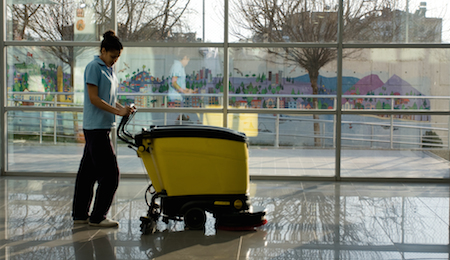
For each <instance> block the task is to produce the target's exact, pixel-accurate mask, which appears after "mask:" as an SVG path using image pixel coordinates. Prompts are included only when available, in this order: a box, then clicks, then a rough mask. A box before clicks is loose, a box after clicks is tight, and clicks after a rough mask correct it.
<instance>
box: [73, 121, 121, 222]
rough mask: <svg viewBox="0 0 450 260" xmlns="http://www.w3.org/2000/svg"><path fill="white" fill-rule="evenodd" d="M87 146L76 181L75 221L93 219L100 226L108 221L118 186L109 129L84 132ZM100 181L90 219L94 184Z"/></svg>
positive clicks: (117, 170) (117, 168)
mask: <svg viewBox="0 0 450 260" xmlns="http://www.w3.org/2000/svg"><path fill="white" fill-rule="evenodd" d="M83 132H84V138H85V140H86V145H85V147H84V153H83V158H82V159H81V163H80V168H79V169H78V174H77V178H76V182H75V192H74V197H73V209H72V210H73V211H72V216H73V218H74V219H86V218H88V217H89V218H90V221H91V222H94V223H99V222H101V221H102V220H103V219H105V218H106V215H107V214H108V211H109V208H110V207H111V204H112V201H113V198H114V194H115V193H116V190H117V187H118V185H119V178H120V175H119V167H118V166H117V158H116V154H115V152H114V149H113V147H112V144H111V140H110V138H109V133H110V130H109V129H98V130H83ZM95 182H98V186H97V190H96V193H95V200H94V208H93V210H92V212H91V214H90V216H89V209H90V207H91V202H92V197H93V195H94V184H95Z"/></svg>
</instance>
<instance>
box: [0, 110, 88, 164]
mask: <svg viewBox="0 0 450 260" xmlns="http://www.w3.org/2000/svg"><path fill="white" fill-rule="evenodd" d="M82 120H83V113H77V112H39V111H36V112H28V111H9V112H8V147H7V150H8V170H9V171H18V172H72V173H73V172H77V170H78V166H79V164H80V160H81V155H82V154H83V147H84V135H83V132H82Z"/></svg>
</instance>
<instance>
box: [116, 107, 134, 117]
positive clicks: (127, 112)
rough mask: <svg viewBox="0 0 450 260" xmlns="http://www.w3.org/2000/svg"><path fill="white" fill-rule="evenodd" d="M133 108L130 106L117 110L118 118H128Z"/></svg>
mask: <svg viewBox="0 0 450 260" xmlns="http://www.w3.org/2000/svg"><path fill="white" fill-rule="evenodd" d="M134 110H135V109H134V108H131V107H130V106H124V107H121V108H120V109H119V116H129V115H130V114H131V113H132V112H134Z"/></svg>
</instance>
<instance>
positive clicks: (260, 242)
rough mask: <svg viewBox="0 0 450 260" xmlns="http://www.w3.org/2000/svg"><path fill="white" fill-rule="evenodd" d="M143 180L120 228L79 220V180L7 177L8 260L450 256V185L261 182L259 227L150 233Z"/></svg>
mask: <svg viewBox="0 0 450 260" xmlns="http://www.w3.org/2000/svg"><path fill="white" fill-rule="evenodd" d="M146 187H147V183H146V181H143V180H123V181H122V182H121V184H120V187H119V190H118V192H117V195H116V198H115V202H114V204H113V207H112V208H111V212H110V217H111V218H114V219H117V220H119V221H120V227H119V228H106V229H100V228H93V227H89V226H87V225H73V224H72V221H71V218H70V209H71V203H72V194H73V180H72V179H69V178H56V179H48V178H42V179H34V178H33V179H32V178H14V177H3V178H0V240H1V241H0V260H1V259H83V260H84V259H108V260H110V259H258V260H259V259H448V258H449V252H450V249H449V239H450V237H449V222H450V221H449V220H450V215H449V203H450V201H449V197H450V188H449V186H448V185H439V184H392V183H390V184H378V183H331V182H273V181H270V182H269V181H253V182H252V183H251V187H250V197H251V200H252V205H254V206H261V207H264V208H266V211H267V219H268V221H269V222H268V224H266V225H265V226H262V227H259V228H257V229H255V230H254V231H246V232H243V231H238V232H236V231H235V232H233V231H224V230H216V229H215V219H214V218H213V217H212V215H211V214H208V218H207V223H206V226H205V230H200V231H192V230H186V229H185V227H184V224H183V222H173V221H170V222H169V224H165V223H163V222H162V221H160V222H158V226H157V229H158V231H157V232H156V233H154V234H151V235H142V234H141V232H140V228H139V225H140V221H139V217H140V216H142V215H145V212H146V210H147V205H146V203H145V201H144V191H145V188H146Z"/></svg>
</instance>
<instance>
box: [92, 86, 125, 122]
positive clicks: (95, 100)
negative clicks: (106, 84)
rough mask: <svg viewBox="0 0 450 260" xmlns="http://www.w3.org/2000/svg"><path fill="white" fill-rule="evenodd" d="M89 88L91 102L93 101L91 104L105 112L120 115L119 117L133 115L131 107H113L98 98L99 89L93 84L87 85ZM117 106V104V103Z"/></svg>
mask: <svg viewBox="0 0 450 260" xmlns="http://www.w3.org/2000/svg"><path fill="white" fill-rule="evenodd" d="M87 86H88V94H89V100H90V101H91V103H92V104H93V105H94V106H96V107H98V108H100V109H102V110H105V111H107V112H109V113H111V114H115V115H119V116H127V115H129V114H130V113H131V109H130V107H129V106H125V107H124V106H122V105H120V107H117V108H116V107H113V106H111V105H110V104H108V103H106V101H104V100H103V99H101V98H100V97H99V96H98V87H97V86H95V85H92V84H87ZM116 106H117V103H116Z"/></svg>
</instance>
